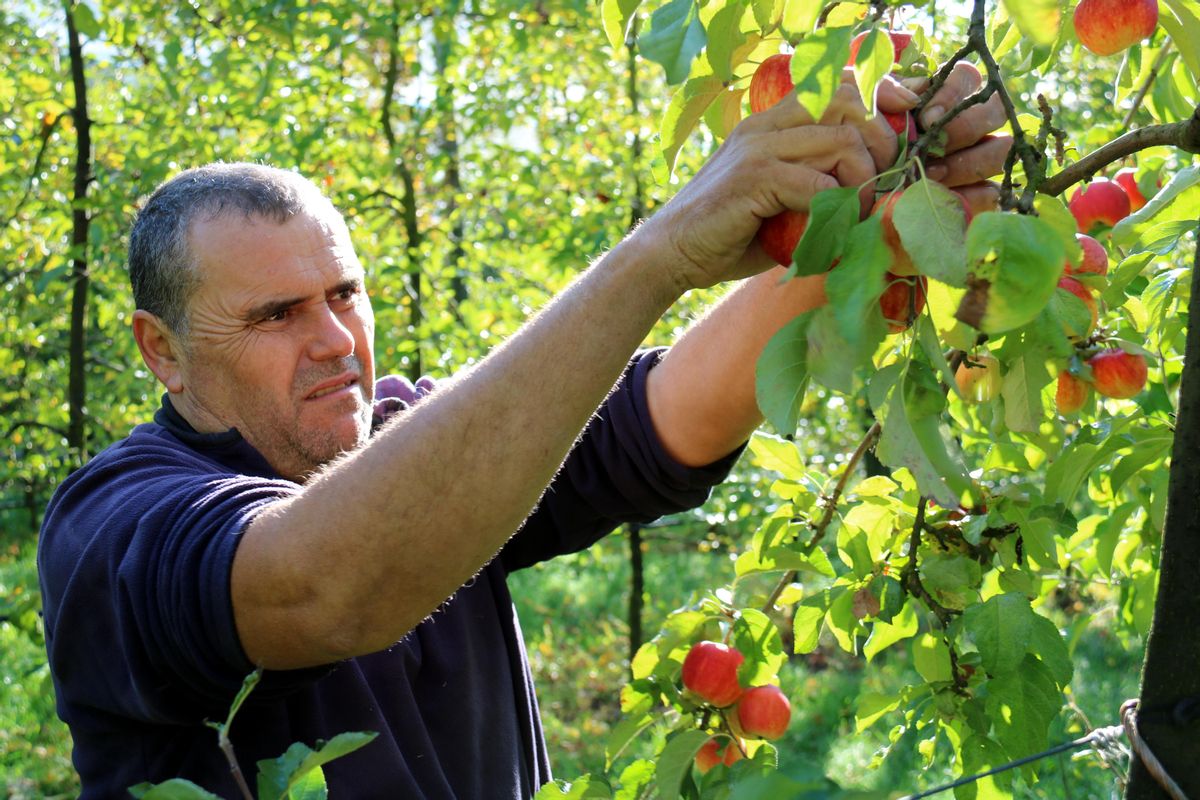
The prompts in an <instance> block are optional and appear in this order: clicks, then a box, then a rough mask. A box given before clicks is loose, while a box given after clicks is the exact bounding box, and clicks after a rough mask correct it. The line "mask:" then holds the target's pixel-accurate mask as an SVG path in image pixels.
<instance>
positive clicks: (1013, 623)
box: [963, 592, 1036, 677]
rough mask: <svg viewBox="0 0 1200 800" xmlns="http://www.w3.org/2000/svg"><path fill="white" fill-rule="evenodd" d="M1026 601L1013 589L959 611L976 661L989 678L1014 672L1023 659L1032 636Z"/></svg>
mask: <svg viewBox="0 0 1200 800" xmlns="http://www.w3.org/2000/svg"><path fill="white" fill-rule="evenodd" d="M1035 616H1036V615H1035V614H1034V613H1033V609H1032V608H1031V607H1030V605H1029V600H1028V599H1026V598H1025V596H1024V595H1021V594H1017V593H1015V592H1009V593H1007V594H1001V595H996V596H995V597H992V598H991V599H989V600H988V601H987V602H986V603H981V604H977V605H973V606H971V607H970V608H968V609H967V610H966V611H964V612H963V626H964V628H965V629H966V631H967V634H968V635H969V636H970V637H971V640H972V641H974V642H975V647H977V648H978V649H979V658H980V662H981V663H982V665H983V668H984V670H986V671H987V673H988V675H991V676H993V677H995V676H997V675H1005V674H1008V673H1011V672H1014V671H1015V670H1016V669H1017V668H1018V667H1019V666H1020V665H1021V663H1022V662H1023V661H1024V659H1025V652H1026V650H1027V649H1028V648H1029V644H1030V638H1031V636H1032V635H1033V626H1034V617H1035Z"/></svg>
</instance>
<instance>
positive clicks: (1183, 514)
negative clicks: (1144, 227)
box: [1125, 251, 1200, 800]
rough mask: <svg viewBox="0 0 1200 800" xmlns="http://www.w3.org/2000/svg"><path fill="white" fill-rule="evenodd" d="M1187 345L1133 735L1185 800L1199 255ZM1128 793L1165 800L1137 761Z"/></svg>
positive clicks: (1193, 787)
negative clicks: (1181, 714)
mask: <svg viewBox="0 0 1200 800" xmlns="http://www.w3.org/2000/svg"><path fill="white" fill-rule="evenodd" d="M1188 320H1189V325H1188V331H1187V346H1186V349H1185V351H1184V364H1183V379H1182V381H1181V384H1180V390H1179V391H1180V397H1179V411H1178V413H1177V415H1176V418H1175V441H1174V444H1173V445H1172V450H1171V476H1170V481H1169V485H1168V490H1167V518H1166V525H1165V529H1164V531H1163V539H1162V548H1161V551H1160V554H1159V583H1158V597H1157V599H1156V600H1155V604H1154V621H1153V623H1152V624H1151V626H1150V635H1149V638H1148V640H1147V643H1146V660H1145V663H1144V664H1143V666H1142V686H1141V695H1140V698H1139V707H1138V714H1139V720H1138V730H1139V732H1140V733H1141V735H1142V737H1143V738H1144V739H1145V741H1146V743H1147V744H1148V745H1149V746H1150V749H1151V750H1153V751H1154V754H1155V755H1156V756H1157V757H1158V759H1159V761H1160V762H1161V763H1162V765H1163V767H1164V768H1165V769H1166V771H1167V774H1168V775H1170V776H1171V777H1172V778H1173V779H1174V780H1175V781H1176V782H1177V783H1178V784H1179V786H1180V788H1182V789H1183V791H1184V792H1185V793H1186V794H1187V796H1188V797H1200V770H1198V769H1197V768H1196V765H1197V764H1200V735H1197V734H1198V733H1200V725H1198V724H1197V723H1196V722H1195V721H1192V722H1190V723H1189V724H1186V725H1177V724H1175V723H1174V722H1173V721H1172V720H1171V718H1170V715H1171V712H1172V710H1174V709H1175V708H1176V704H1177V703H1178V702H1179V701H1180V700H1184V699H1188V698H1196V697H1200V669H1197V665H1200V635H1198V632H1200V604H1198V603H1197V602H1196V591H1195V587H1196V575H1197V574H1200V503H1197V502H1196V487H1197V486H1200V326H1197V325H1191V324H1190V322H1193V321H1197V320H1200V251H1198V252H1197V262H1196V263H1195V264H1194V265H1193V267H1192V296H1191V300H1190V301H1189V303H1188ZM1133 761H1134V764H1133V770H1132V773H1131V776H1130V781H1129V786H1128V788H1127V789H1126V792H1125V797H1126V798H1127V800H1148V799H1149V798H1162V797H1167V796H1168V795H1167V793H1166V792H1165V791H1164V790H1163V789H1162V788H1161V787H1160V786H1159V784H1158V782H1157V781H1156V780H1155V779H1154V778H1153V777H1152V776H1151V775H1150V774H1149V772H1147V770H1146V768H1145V767H1144V766H1143V764H1142V763H1141V761H1140V760H1139V759H1138V758H1136V757H1135V758H1134V759H1133Z"/></svg>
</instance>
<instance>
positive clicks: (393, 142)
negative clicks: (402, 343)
mask: <svg viewBox="0 0 1200 800" xmlns="http://www.w3.org/2000/svg"><path fill="white" fill-rule="evenodd" d="M401 6H402V2H401V0H392V28H391V38H390V39H389V41H388V65H387V72H386V73H385V74H384V86H383V103H382V105H381V107H380V114H379V116H380V120H379V122H380V127H382V128H383V136H384V138H385V139H387V143H388V155H389V156H390V157H391V159H392V165H393V169H394V171H395V173H396V176H397V177H398V178H400V182H401V183H402V184H403V186H404V197H403V201H402V202H403V204H404V206H403V210H402V212H401V214H402V219H403V222H404V233H405V254H406V260H407V262H408V299H409V306H408V308H409V326H410V328H411V330H412V335H413V355H412V358H411V359H410V360H409V364H408V377H409V378H410V379H411V380H413V381H415V380H417V379H418V378H420V377H421V375H423V374H424V372H425V368H424V364H423V363H422V358H421V327H422V324H423V323H424V321H425V312H424V308H423V295H422V292H421V241H422V234H421V227H420V224H419V222H418V219H417V188H416V180H415V179H414V177H413V173H412V169H411V168H409V166H408V164H407V162H406V161H405V160H404V158H403V157H402V156H401V154H400V149H399V145H398V141H397V138H396V130H395V127H394V123H393V121H392V102H393V99H394V95H395V93H396V81H397V80H398V79H399V76H400V23H401V20H402V18H403V9H402V7H401Z"/></svg>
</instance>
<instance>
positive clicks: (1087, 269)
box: [1063, 233, 1108, 275]
mask: <svg viewBox="0 0 1200 800" xmlns="http://www.w3.org/2000/svg"><path fill="white" fill-rule="evenodd" d="M1075 240H1076V241H1077V242H1079V246H1080V247H1081V248H1083V258H1081V259H1080V261H1079V266H1078V267H1073V266H1071V264H1070V263H1069V262H1068V263H1067V264H1066V266H1065V267H1064V268H1063V272H1064V273H1065V274H1067V275H1107V274H1108V252H1107V251H1106V250H1105V249H1104V245H1102V244H1100V243H1099V242H1097V241H1096V240H1095V239H1093V238H1092V237H1091V236H1088V235H1087V234H1086V233H1077V234H1075Z"/></svg>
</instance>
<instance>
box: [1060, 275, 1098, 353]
mask: <svg viewBox="0 0 1200 800" xmlns="http://www.w3.org/2000/svg"><path fill="white" fill-rule="evenodd" d="M1058 288H1060V289H1066V290H1067V291H1068V292H1070V293H1071V294H1073V295H1075V296H1076V297H1078V298H1079V299H1080V300H1082V301H1083V304H1084V305H1085V306H1087V309H1088V311H1090V312H1091V314H1092V323H1091V325H1089V326H1088V329H1087V330H1086V331H1084V332H1083V333H1082V335H1079V336H1076V334H1077V333H1079V332H1078V331H1071V330H1066V326H1063V327H1064V330H1065V331H1066V334H1067V336H1068V337H1070V338H1072V339H1074V338H1079V339H1085V338H1087V336H1088V335H1089V334H1090V333H1091V332H1092V330H1093V329H1095V327H1096V320H1097V319H1098V317H1099V313H1098V310H1097V308H1096V298H1095V297H1094V296H1093V295H1092V290H1091V289H1089V288H1087V287H1086V286H1084V285H1083V284H1082V283H1080V282H1079V281H1077V280H1075V279H1074V278H1067V277H1063V278H1059V279H1058Z"/></svg>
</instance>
